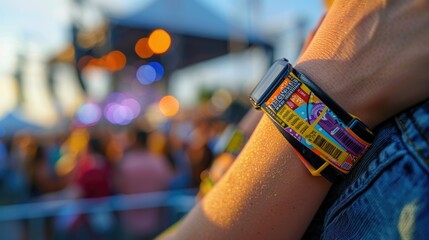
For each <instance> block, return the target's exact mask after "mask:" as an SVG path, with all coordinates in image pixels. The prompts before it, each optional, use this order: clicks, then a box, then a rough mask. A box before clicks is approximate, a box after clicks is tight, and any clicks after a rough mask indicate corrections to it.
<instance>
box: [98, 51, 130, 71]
mask: <svg viewBox="0 0 429 240" xmlns="http://www.w3.org/2000/svg"><path fill="white" fill-rule="evenodd" d="M103 60H104V61H103V62H104V67H105V68H106V69H107V70H109V71H111V72H115V71H119V70H121V69H123V68H124V67H125V64H126V63H127V58H126V57H125V55H124V54H123V53H122V52H121V51H112V52H110V53H109V54H107V55H106V56H104V57H103Z"/></svg>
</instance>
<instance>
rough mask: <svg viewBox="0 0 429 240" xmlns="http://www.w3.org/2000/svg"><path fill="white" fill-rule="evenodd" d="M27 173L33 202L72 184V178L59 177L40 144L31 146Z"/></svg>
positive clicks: (67, 176) (68, 176)
mask: <svg viewBox="0 0 429 240" xmlns="http://www.w3.org/2000/svg"><path fill="white" fill-rule="evenodd" d="M27 157H28V160H27V161H28V165H27V173H28V178H29V183H30V196H31V198H32V199H33V200H35V199H38V198H40V199H43V196H44V195H46V194H48V193H53V192H58V191H61V190H64V189H65V188H66V187H67V186H68V185H69V184H70V183H71V176H70V175H66V176H58V175H57V174H56V172H55V171H54V169H53V168H52V166H51V164H50V162H49V159H48V156H47V154H46V149H45V148H44V147H43V146H42V145H41V144H40V143H37V142H35V143H33V144H32V145H31V146H29V152H28V156H27Z"/></svg>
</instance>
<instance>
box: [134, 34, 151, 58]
mask: <svg viewBox="0 0 429 240" xmlns="http://www.w3.org/2000/svg"><path fill="white" fill-rule="evenodd" d="M134 50H135V51H136V54H137V56H139V57H141V58H150V57H152V55H153V52H152V50H151V49H150V47H149V45H148V38H146V37H144V38H140V39H139V40H138V41H137V43H136V45H135V47H134Z"/></svg>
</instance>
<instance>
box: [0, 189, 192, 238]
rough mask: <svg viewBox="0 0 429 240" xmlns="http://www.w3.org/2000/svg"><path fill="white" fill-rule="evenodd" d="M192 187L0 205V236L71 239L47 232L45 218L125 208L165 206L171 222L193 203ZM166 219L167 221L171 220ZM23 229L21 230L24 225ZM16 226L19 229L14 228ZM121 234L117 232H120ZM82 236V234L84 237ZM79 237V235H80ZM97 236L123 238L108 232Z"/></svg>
mask: <svg viewBox="0 0 429 240" xmlns="http://www.w3.org/2000/svg"><path fill="white" fill-rule="evenodd" d="M195 194H196V190H195V189H186V190H180V191H168V192H153V193H144V194H134V195H116V196H110V197H104V198H95V199H68V200H55V201H45V202H33V203H26V204H18V205H9V206H1V207H0V239H12V240H14V239H35V240H39V239H50V238H53V239H73V237H71V238H69V237H67V236H60V235H58V234H57V235H56V236H51V237H48V236H46V233H45V230H44V229H45V227H46V220H47V219H49V218H61V217H64V218H67V216H77V215H82V214H84V215H99V216H100V215H101V216H102V215H103V214H109V213H115V212H121V211H127V210H139V209H149V208H160V207H161V208H166V209H168V212H169V216H170V223H173V222H174V221H176V220H177V219H179V218H180V217H181V216H183V215H184V214H186V213H187V212H188V211H189V210H190V209H191V208H192V207H193V206H194V205H195ZM170 223H169V224H170ZM23 224H24V225H25V231H24V233H23V230H22V229H23V227H22V226H20V225H23ZM14 228H18V229H14ZM119 235H120V234H119ZM84 238H85V237H84ZM79 239H82V238H81V237H80V238H79ZM98 239H123V238H122V237H121V236H118V238H116V237H114V236H108V237H106V238H103V237H101V238H98Z"/></svg>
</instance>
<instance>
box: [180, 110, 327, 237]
mask: <svg viewBox="0 0 429 240" xmlns="http://www.w3.org/2000/svg"><path fill="white" fill-rule="evenodd" d="M330 185H331V184H330V183H329V182H328V181H327V180H325V179H324V178H323V177H313V176H311V175H310V174H309V172H308V170H307V169H306V168H305V167H304V166H303V165H302V163H301V162H300V160H299V159H298V157H297V156H296V153H295V152H294V150H293V149H292V148H291V146H290V145H289V143H288V142H287V141H286V140H285V139H284V137H283V136H282V135H281V134H280V133H279V131H278V130H277V129H276V127H275V126H274V125H273V123H272V122H271V121H270V120H269V119H268V118H266V117H264V118H263V119H262V120H261V122H260V124H259V125H258V127H257V128H256V130H255V132H254V134H253V135H252V137H251V139H250V140H249V142H248V144H247V145H246V147H245V148H244V149H243V151H242V153H241V154H240V156H239V157H238V158H237V160H236V162H235V163H234V165H233V166H232V167H231V169H230V170H229V171H228V173H227V174H226V175H225V176H224V177H223V178H222V180H221V181H220V182H219V183H218V184H217V185H216V186H215V188H214V189H213V190H212V191H211V192H210V193H209V194H208V195H207V196H206V197H205V198H204V200H203V201H202V202H201V203H200V204H198V205H197V206H196V207H195V208H194V209H193V210H192V212H191V213H190V214H189V215H188V216H187V217H186V219H185V220H184V222H183V223H182V225H181V226H180V228H179V229H178V231H177V232H176V233H175V235H174V237H173V239H251V238H255V237H256V236H260V237H261V238H262V237H263V238H266V239H285V238H290V239H297V238H299V237H300V236H301V235H302V234H303V232H304V231H305V229H306V227H307V226H308V224H309V222H310V221H311V219H312V217H313V215H314V214H315V212H316V210H317V208H318V207H319V205H320V203H321V201H322V200H323V198H324V196H325V194H326V193H327V191H328V190H329V187H330Z"/></svg>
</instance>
